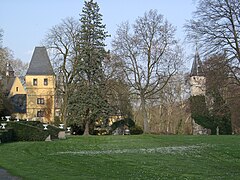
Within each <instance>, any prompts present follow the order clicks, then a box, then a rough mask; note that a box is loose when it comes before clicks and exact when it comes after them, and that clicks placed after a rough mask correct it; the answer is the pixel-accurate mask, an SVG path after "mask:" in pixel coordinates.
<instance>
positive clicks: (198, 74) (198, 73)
mask: <svg viewBox="0 0 240 180" xmlns="http://www.w3.org/2000/svg"><path fill="white" fill-rule="evenodd" d="M190 85H191V96H198V95H203V96H205V94H206V77H205V75H204V70H203V65H202V61H201V60H200V57H199V54H198V51H196V54H195V56H194V60H193V64H192V69H191V74H190ZM192 128H193V130H192V133H193V134H194V135H196V134H208V130H207V129H206V128H203V127H202V126H200V125H199V124H197V123H196V122H195V121H194V119H192Z"/></svg>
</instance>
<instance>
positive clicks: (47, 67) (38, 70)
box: [26, 47, 54, 75]
mask: <svg viewBox="0 0 240 180" xmlns="http://www.w3.org/2000/svg"><path fill="white" fill-rule="evenodd" d="M26 75H54V72H53V68H52V65H51V63H50V59H49V57H48V54H47V50H46V48H45V47H35V50H34V52H33V55H32V59H31V62H30V65H29V68H28V70H27V74H26Z"/></svg>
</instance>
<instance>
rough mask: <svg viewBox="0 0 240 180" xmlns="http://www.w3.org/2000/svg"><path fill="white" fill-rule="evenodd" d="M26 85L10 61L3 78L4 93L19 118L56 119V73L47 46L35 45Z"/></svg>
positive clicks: (13, 114) (46, 120)
mask: <svg viewBox="0 0 240 180" xmlns="http://www.w3.org/2000/svg"><path fill="white" fill-rule="evenodd" d="M24 81H25V83H24V86H23V84H22V82H21V81H20V79H19V78H18V77H16V76H15V75H14V71H13V68H12V67H11V65H10V64H9V63H7V66H6V73H5V77H3V79H2V84H3V88H4V92H5V95H6V96H7V97H8V98H9V99H10V101H11V104H12V105H13V108H12V111H13V113H12V116H15V117H16V118H20V119H31V120H40V121H42V122H45V123H51V122H53V121H54V116H55V107H54V105H55V103H54V102H55V89H56V85H55V74H54V72H53V68H52V65H51V63H50V59H49V56H48V54H47V50H46V48H45V47H35V50H34V52H33V55H32V59H31V62H30V64H29V67H28V70H27V73H26V76H25V80H24Z"/></svg>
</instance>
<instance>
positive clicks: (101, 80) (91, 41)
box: [69, 0, 111, 135]
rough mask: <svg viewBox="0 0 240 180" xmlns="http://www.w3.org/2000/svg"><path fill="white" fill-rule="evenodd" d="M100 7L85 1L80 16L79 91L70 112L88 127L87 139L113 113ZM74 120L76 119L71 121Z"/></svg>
mask: <svg viewBox="0 0 240 180" xmlns="http://www.w3.org/2000/svg"><path fill="white" fill-rule="evenodd" d="M99 10H100V8H99V6H98V4H97V3H96V2H93V0H90V1H85V3H84V7H83V10H82V14H81V19H80V22H81V29H80V34H79V52H80V53H79V54H80V55H79V59H78V67H77V68H78V72H79V74H78V78H79V83H78V85H77V86H78V91H76V92H75V93H73V95H72V96H71V97H70V103H69V110H70V112H71V116H73V114H74V116H75V117H76V119H75V122H77V123H81V124H82V125H83V126H84V127H85V131H84V135H88V134H89V127H92V126H91V125H93V124H94V122H95V121H96V120H104V119H107V116H108V114H109V112H110V110H111V108H110V106H109V104H108V102H107V97H106V85H105V77H104V72H103V67H102V65H103V63H102V62H103V59H104V58H105V57H106V55H107V54H106V53H107V52H106V51H105V49H104V48H105V46H106V45H105V43H104V41H105V39H106V37H108V34H107V32H106V31H105V27H106V26H105V25H103V24H102V15H101V14H100V13H99ZM72 119H73V117H72Z"/></svg>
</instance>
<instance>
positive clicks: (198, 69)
mask: <svg viewBox="0 0 240 180" xmlns="http://www.w3.org/2000/svg"><path fill="white" fill-rule="evenodd" d="M190 76H204V71H203V65H202V61H201V60H200V56H199V54H198V52H197V51H196V54H195V56H194V60H193V64H192V69H191V74H190Z"/></svg>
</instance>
